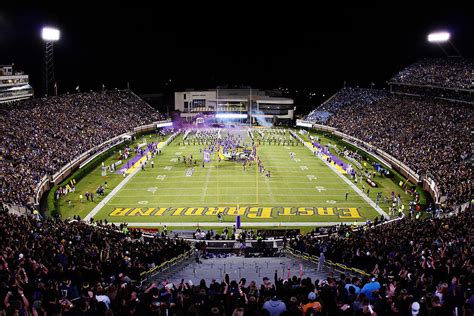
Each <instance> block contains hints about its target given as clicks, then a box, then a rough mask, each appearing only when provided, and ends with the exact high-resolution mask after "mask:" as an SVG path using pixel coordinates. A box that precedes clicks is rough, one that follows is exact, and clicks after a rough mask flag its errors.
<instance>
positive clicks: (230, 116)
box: [216, 113, 247, 119]
mask: <svg viewBox="0 0 474 316" xmlns="http://www.w3.org/2000/svg"><path fill="white" fill-rule="evenodd" d="M216 118H222V119H244V118H247V114H234V113H217V114H216Z"/></svg>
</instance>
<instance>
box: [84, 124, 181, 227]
mask: <svg viewBox="0 0 474 316" xmlns="http://www.w3.org/2000/svg"><path fill="white" fill-rule="evenodd" d="M178 134H179V132H176V133H174V134H173V135H171V136H170V137H168V139H170V138H171V137H175V136H176V135H178ZM168 139H167V140H166V141H165V142H162V143H159V144H158V146H157V148H158V149H160V150H161V149H163V147H165V146H166V143H167V141H168ZM160 145H161V146H160ZM139 170H140V168H136V169H135V170H133V171H132V172H131V173H130V174H129V175H128V176H127V177H126V178H125V179H123V180H122V182H120V183H119V184H118V185H117V186H116V187H115V188H114V189H113V190H112V191H111V192H110V193H109V194H108V195H107V196H106V197H105V198H104V199H103V200H102V201H100V202H99V204H97V205H96V206H95V207H94V208H93V209H92V211H90V212H89V214H87V215H86V217H84V221H89V220H90V219H91V218H92V217H94V216H95V215H96V214H97V213H99V211H100V210H101V209H102V208H103V207H104V206H105V205H106V204H107V203H108V202H109V201H110V200H111V199H112V198H113V197H115V195H116V194H117V193H118V192H119V191H120V190H121V189H122V188H123V187H124V186H125V185H126V184H127V183H128V182H129V181H130V180H131V179H132V178H133V177H134V176H135V175H136V174H137V173H138V171H139Z"/></svg>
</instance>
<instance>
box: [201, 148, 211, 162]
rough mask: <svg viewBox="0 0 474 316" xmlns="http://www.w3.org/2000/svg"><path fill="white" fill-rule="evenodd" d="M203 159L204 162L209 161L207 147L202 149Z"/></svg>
mask: <svg viewBox="0 0 474 316" xmlns="http://www.w3.org/2000/svg"><path fill="white" fill-rule="evenodd" d="M203 160H204V162H209V161H211V153H210V152H209V150H207V149H204V159H203Z"/></svg>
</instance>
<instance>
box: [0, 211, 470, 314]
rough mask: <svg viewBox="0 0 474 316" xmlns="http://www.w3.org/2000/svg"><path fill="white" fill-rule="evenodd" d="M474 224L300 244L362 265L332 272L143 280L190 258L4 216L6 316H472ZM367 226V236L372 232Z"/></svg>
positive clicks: (340, 231)
mask: <svg viewBox="0 0 474 316" xmlns="http://www.w3.org/2000/svg"><path fill="white" fill-rule="evenodd" d="M472 224H473V214H472V212H471V211H467V212H464V213H461V214H459V215H458V216H454V217H449V218H443V219H424V220H421V219H420V220H414V219H411V220H409V219H402V220H399V221H396V222H392V223H384V224H383V225H379V226H373V227H370V228H366V229H360V230H352V229H351V228H349V227H348V226H339V227H337V228H333V229H330V230H327V231H326V232H327V233H328V234H329V236H314V235H313V234H307V235H296V234H295V235H294V236H292V237H290V239H289V240H288V241H287V243H288V245H289V246H290V247H292V248H294V249H295V250H300V251H304V252H307V253H309V254H314V255H318V256H321V253H324V255H325V257H326V258H327V259H331V260H333V261H336V262H341V263H344V264H347V265H349V266H353V267H358V268H360V269H362V270H365V271H367V272H369V273H370V276H369V275H368V276H360V277H350V276H348V275H344V274H342V275H337V276H336V275H334V274H329V275H328V277H323V278H321V279H318V280H312V279H310V278H305V277H297V276H293V277H290V276H289V277H288V278H281V277H278V273H277V272H275V275H274V278H271V276H268V277H270V278H268V277H264V278H263V280H262V282H261V283H260V284H259V283H257V282H256V281H250V282H248V281H247V280H245V279H241V280H231V279H230V278H229V276H228V275H226V276H225V278H224V280H201V282H200V283H199V284H193V282H191V281H190V280H184V279H183V280H181V282H175V283H172V282H170V281H169V280H165V281H163V282H161V283H158V282H151V283H145V284H143V286H142V285H141V284H140V283H138V282H134V281H133V280H139V278H140V272H143V271H147V270H148V269H150V268H152V267H153V266H155V265H158V264H160V263H161V262H163V261H165V260H169V259H171V258H173V257H175V256H177V255H179V254H181V253H183V252H185V251H187V250H189V249H190V246H189V244H188V243H186V242H184V241H183V240H180V239H170V238H167V237H163V236H161V237H158V236H155V237H153V238H152V237H144V235H143V234H142V233H141V232H139V231H127V230H126V229H123V230H122V231H120V230H117V229H118V227H113V226H104V225H100V224H99V225H97V226H94V225H89V224H86V223H84V222H75V221H73V222H63V221H61V220H58V219H46V220H38V219H33V218H31V217H24V216H22V217H18V216H16V215H11V214H7V213H2V214H0V240H1V243H0V296H1V298H2V299H1V300H0V313H1V312H5V313H6V314H7V315H17V314H27V313H28V312H33V313H34V314H35V315H169V316H172V315H277V316H279V315H303V316H306V315H324V316H326V315H336V316H346V315H347V316H349V315H350V316H354V315H357V316H358V315H371V316H377V315H388V316H392V315H393V316H395V315H397V316H398V315H400V316H405V315H406V316H410V315H419V316H425V315H435V316H444V315H455V314H454V311H455V310H457V312H458V314H456V315H462V316H465V315H466V316H467V315H472V311H473V307H474V297H473V295H472V281H473V276H474V275H473V273H472V271H473V266H472V251H473V249H472V242H473V238H474V235H473V234H472V232H471V227H472ZM367 227H368V226H367Z"/></svg>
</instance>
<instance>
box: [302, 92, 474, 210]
mask: <svg viewBox="0 0 474 316" xmlns="http://www.w3.org/2000/svg"><path fill="white" fill-rule="evenodd" d="M323 107H324V110H326V111H329V112H331V113H332V115H331V116H330V117H329V119H328V120H327V121H325V122H318V121H315V122H317V123H325V124H327V125H328V126H332V127H335V128H337V129H338V130H340V131H341V132H343V133H346V134H348V135H351V136H354V137H356V138H358V139H360V140H362V141H365V142H367V143H370V144H371V145H373V146H375V147H377V148H379V149H381V150H383V151H385V152H387V153H389V154H391V155H392V156H394V157H395V158H397V159H399V160H400V161H401V162H403V163H404V164H406V165H407V166H409V167H410V168H411V169H413V170H414V171H415V172H416V173H418V174H419V175H420V176H422V177H423V176H428V177H429V178H431V179H432V180H434V181H435V182H436V184H437V186H438V189H439V191H440V193H441V195H444V196H446V198H447V200H446V204H447V206H448V207H451V206H455V205H459V204H461V203H464V202H466V201H469V200H470V198H471V195H472V168H471V165H470V159H471V157H472V152H471V149H470V146H471V131H470V129H471V126H474V111H473V108H472V106H470V105H468V104H464V103H456V102H450V101H447V100H439V99H436V100H434V99H430V98H423V97H414V96H407V95H392V94H389V93H388V92H385V91H380V90H370V89H356V88H345V89H342V90H341V91H339V92H338V93H337V94H336V95H335V97H334V98H333V99H331V100H330V101H329V102H326V103H325V104H324V105H323ZM307 119H308V120H311V119H312V117H311V114H310V115H309V116H308V118H307Z"/></svg>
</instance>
